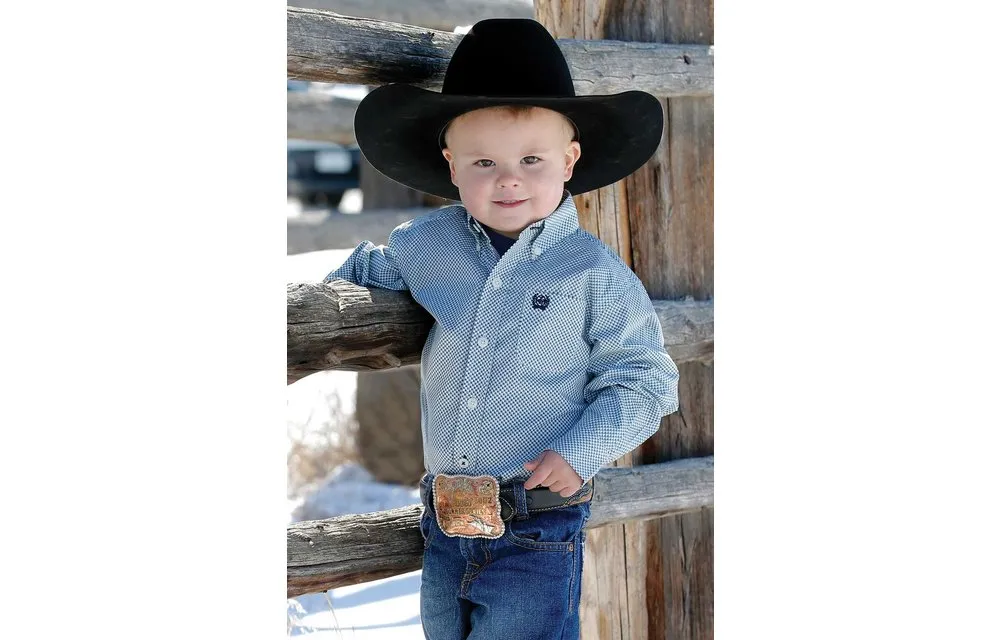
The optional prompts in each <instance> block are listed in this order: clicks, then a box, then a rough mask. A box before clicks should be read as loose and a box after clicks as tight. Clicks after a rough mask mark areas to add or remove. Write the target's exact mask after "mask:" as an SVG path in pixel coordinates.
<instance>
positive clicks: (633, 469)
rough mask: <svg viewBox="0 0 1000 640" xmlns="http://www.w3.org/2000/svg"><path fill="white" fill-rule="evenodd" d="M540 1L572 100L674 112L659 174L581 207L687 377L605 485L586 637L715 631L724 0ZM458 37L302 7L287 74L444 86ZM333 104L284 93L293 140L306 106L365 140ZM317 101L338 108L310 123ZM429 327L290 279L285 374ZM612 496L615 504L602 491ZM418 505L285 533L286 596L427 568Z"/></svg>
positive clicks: (409, 354) (417, 318)
mask: <svg viewBox="0 0 1000 640" xmlns="http://www.w3.org/2000/svg"><path fill="white" fill-rule="evenodd" d="M534 6H535V15H536V19H538V20H539V21H541V22H542V24H544V25H545V26H546V27H547V28H548V29H549V30H550V32H552V33H553V34H554V35H555V36H556V38H557V42H558V43H559V46H560V49H562V51H563V53H564V54H565V56H566V59H567V62H568V63H569V66H570V70H571V73H572V74H573V77H574V81H575V83H576V91H577V94H578V95H588V94H603V93H616V92H619V91H625V90H629V89H642V90H644V91H648V92H649V93H652V94H653V95H655V96H657V97H658V98H660V99H661V103H662V104H664V113H665V130H664V136H665V137H664V141H663V144H661V148H660V149H659V150H658V152H657V155H656V156H655V157H654V158H653V159H652V160H651V161H650V162H649V163H647V166H645V167H643V168H642V169H641V170H640V171H638V172H637V173H636V174H634V175H633V176H630V177H629V178H627V179H625V180H623V181H622V182H620V183H618V184H616V185H612V186H609V187H606V188H603V189H601V190H598V191H596V192H593V193H590V194H583V195H581V196H577V197H575V200H576V202H577V209H578V211H579V212H580V224H581V227H583V228H584V229H585V230H587V231H590V232H591V233H594V235H596V236H597V237H599V238H600V239H601V240H602V241H604V242H605V243H606V244H608V245H609V246H610V247H612V249H614V250H615V251H616V252H617V253H618V254H619V255H620V256H621V257H622V259H623V260H625V261H626V263H627V264H628V265H629V266H630V267H631V268H632V269H633V270H634V271H635V273H636V274H637V275H638V276H639V277H640V279H641V280H642V281H643V284H644V285H645V286H646V288H647V290H648V291H649V292H650V295H651V297H652V298H654V306H655V307H656V309H657V313H658V315H659V317H660V320H661V324H662V326H663V333H664V341H665V343H666V345H667V349H668V351H669V352H670V354H671V355H672V357H673V358H674V359H675V360H676V361H677V362H678V365H679V367H680V368H681V382H682V385H681V390H680V395H681V410H680V411H679V412H678V413H677V414H675V415H671V416H668V417H667V418H665V419H664V423H663V424H661V428H660V431H659V432H658V433H657V435H655V436H654V437H653V438H652V439H651V440H650V441H648V442H647V443H645V444H644V445H643V447H641V448H640V450H637V451H636V452H633V453H632V454H629V455H626V457H625V458H623V459H621V460H619V461H616V462H615V463H614V466H613V467H610V468H606V469H603V470H602V471H601V472H600V473H599V474H598V476H597V478H596V479H595V481H596V486H595V498H594V504H593V509H592V513H593V516H592V519H591V521H590V522H589V523H588V525H589V527H591V528H594V529H595V530H594V532H593V533H592V535H591V536H590V537H588V549H587V553H588V556H587V560H586V561H585V564H584V571H585V575H584V584H583V590H584V598H583V601H582V602H581V613H580V615H581V625H582V636H581V637H584V638H591V637H593V638H601V639H602V640H603V639H605V638H609V639H610V638H650V637H668V638H675V637H676V638H692V639H693V638H698V639H699V640H701V639H703V638H710V637H711V636H712V635H713V625H712V613H713V607H712V592H713V591H712V584H711V575H712V563H711V554H712V516H711V514H712V507H713V505H714V499H713V481H712V476H713V460H714V459H713V457H712V454H711V451H712V433H711V432H712V425H711V422H712V413H711V403H712V364H713V361H714V310H713V309H714V307H713V303H712V302H711V296H712V282H711V280H712V242H711V233H712V211H711V190H712V179H713V173H712V168H711V143H712V94H713V81H714V79H713V77H714V71H713V47H712V45H711V41H712V37H713V26H712V20H711V12H712V3H710V2H709V3H702V2H699V1H698V0H676V1H675V2H671V3H668V4H666V5H661V4H660V3H647V2H638V3H617V2H614V3H612V2H599V3H594V2H592V1H587V0H535V3H534ZM566 36H571V37H566ZM595 37H596V38H597V39H592V38H595ZM460 39H461V36H460V35H456V34H453V33H450V32H444V31H436V30H433V29H429V28H426V27H416V26H411V25H404V24H397V23H393V22H388V21H384V20H378V19H374V18H352V17H347V16H339V15H336V14H333V13H329V12H324V11H316V10H310V9H299V8H293V7H290V8H289V9H288V64H287V74H288V77H289V78H298V79H304V80H315V81H324V82H342V83H352V84H365V85H381V84H385V83H390V82H406V83H409V84H414V85H416V86H421V87H425V88H431V89H439V88H440V86H441V82H442V79H443V75H444V71H445V69H446V66H447V62H448V59H449V57H450V55H451V53H452V52H453V51H454V49H455V47H456V46H457V44H458V42H459V41H460ZM640 40H641V42H640ZM328 100H329V102H330V104H325V103H324V102H323V99H320V98H310V99H303V100H302V101H301V102H295V101H294V100H290V101H289V107H288V108H289V125H288V126H289V133H290V135H291V134H292V132H293V131H306V130H307V129H306V128H305V127H306V124H305V116H304V115H303V114H304V113H305V111H306V110H307V109H312V110H313V112H314V113H313V116H314V117H315V119H314V122H319V123H320V124H318V125H316V124H313V125H310V126H312V127H313V128H312V129H308V130H309V131H311V132H312V133H310V135H309V136H308V137H313V138H320V139H331V140H336V141H344V140H350V139H353V131H352V130H349V129H350V126H349V124H348V121H345V120H344V119H343V117H339V118H338V117H336V116H335V114H336V113H340V114H343V113H348V112H350V110H351V109H353V108H356V105H352V104H350V103H344V102H340V103H337V104H334V101H332V100H331V99H328ZM323 109H328V110H329V111H328V112H327V114H326V116H323V115H320V116H315V114H316V113H318V112H319V111H322V110H323ZM328 117H329V118H333V119H330V120H327V119H326V118H328ZM324 121H325V122H326V125H323V124H322V122H324ZM657 298H659V299H657ZM431 322H432V319H431V318H430V316H429V315H428V314H427V313H426V312H425V311H424V310H423V309H422V308H421V307H420V306H419V305H417V304H416V303H415V302H414V301H413V300H412V298H410V296H409V295H408V294H407V293H405V292H404V293H401V292H395V291H388V290H382V289H375V288H373V289H366V288H364V287H357V286H355V285H352V284H350V283H346V282H342V281H339V282H334V283H329V284H317V283H298V284H290V285H289V286H288V380H289V382H292V381H294V380H297V379H299V378H301V377H302V376H305V375H308V374H310V373H312V372H315V371H321V370H324V369H344V370H354V371H364V370H373V369H387V368H393V367H399V366H403V365H406V364H414V363H416V362H418V361H419V357H420V350H421V347H422V346H423V343H424V339H425V338H426V335H427V332H428V331H429V329H430V326H431ZM318 327H321V328H322V330H321V331H318V330H317V328H318ZM668 432H669V436H668ZM633 465H634V466H633ZM612 494H613V495H615V501H614V503H612V502H611V501H610V500H608V499H607V498H606V496H610V495H612ZM419 511H420V508H419V507H408V508H404V509H395V510H392V511H386V512H381V513H376V514H365V515H353V516H344V517H340V518H332V519H328V520H322V521H315V522H304V523H297V524H294V525H291V526H290V527H289V528H288V594H289V596H293V595H297V594H302V593H308V592H313V591H322V590H325V589H328V588H331V587H334V586H338V585H343V584H352V583H358V582H364V581H368V580H373V579H377V578H382V577H386V576H390V575H394V574H398V573H401V572H406V571H412V570H415V569H418V568H419V567H420V558H421V549H422V547H421V546H420V533H419V531H418V517H419ZM588 567H589V571H590V573H589V575H588V574H587V571H588Z"/></svg>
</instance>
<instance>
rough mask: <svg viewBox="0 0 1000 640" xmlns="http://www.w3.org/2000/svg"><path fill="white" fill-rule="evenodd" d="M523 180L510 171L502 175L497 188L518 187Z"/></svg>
mask: <svg viewBox="0 0 1000 640" xmlns="http://www.w3.org/2000/svg"><path fill="white" fill-rule="evenodd" d="M520 184H521V180H520V179H519V178H518V177H517V176H515V175H514V174H511V173H508V174H506V175H502V176H500V177H499V178H498V179H497V189H505V188H507V187H517V186H520Z"/></svg>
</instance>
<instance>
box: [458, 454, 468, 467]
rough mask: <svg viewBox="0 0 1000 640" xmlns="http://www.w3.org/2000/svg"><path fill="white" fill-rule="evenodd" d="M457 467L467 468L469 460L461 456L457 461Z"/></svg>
mask: <svg viewBox="0 0 1000 640" xmlns="http://www.w3.org/2000/svg"><path fill="white" fill-rule="evenodd" d="M458 466H460V467H462V468H463V469H464V468H466V467H467V466H469V459H468V458H466V457H465V456H462V457H461V458H459V459H458Z"/></svg>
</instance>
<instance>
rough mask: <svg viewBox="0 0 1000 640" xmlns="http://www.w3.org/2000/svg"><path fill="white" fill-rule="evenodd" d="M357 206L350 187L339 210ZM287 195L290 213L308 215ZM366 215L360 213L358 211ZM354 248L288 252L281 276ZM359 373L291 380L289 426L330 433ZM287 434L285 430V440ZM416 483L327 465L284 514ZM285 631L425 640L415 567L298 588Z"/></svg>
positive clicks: (414, 494) (291, 518)
mask: <svg viewBox="0 0 1000 640" xmlns="http://www.w3.org/2000/svg"><path fill="white" fill-rule="evenodd" d="M354 206H355V200H354V196H353V194H351V193H350V192H348V194H347V195H345V197H344V202H343V203H341V211H342V212H343V213H348V212H351V213H353V211H351V209H352V208H353V207H354ZM310 213H311V212H309V211H305V212H303V211H302V210H301V208H299V207H298V205H296V204H293V203H289V211H288V215H289V216H295V215H303V214H304V215H309V214H310ZM360 215H363V214H360ZM351 250H352V249H337V250H331V251H314V252H311V253H302V254H296V255H291V256H288V257H287V258H286V269H287V271H286V282H318V281H320V280H322V278H323V277H324V276H325V275H326V274H327V273H329V272H330V271H332V270H333V269H335V268H337V267H338V266H340V265H341V264H342V263H343V262H344V260H345V259H346V258H347V256H348V255H350V253H351ZM356 387H357V374H356V373H354V372H349V371H326V372H320V373H315V374H313V375H311V376H307V377H305V378H303V379H301V380H299V381H297V382H295V383H294V384H291V385H289V386H288V390H287V416H288V428H289V433H293V432H294V433H296V434H297V436H296V437H299V438H303V437H304V438H305V439H308V438H309V437H310V436H311V435H314V434H315V435H316V436H317V437H318V436H319V434H320V433H328V432H329V430H330V426H331V425H330V421H331V420H335V419H337V418H336V417H331V412H330V399H331V396H334V397H335V400H336V401H337V402H339V406H340V411H341V413H342V414H346V415H348V416H350V415H351V414H353V412H354V392H355V389H356ZM291 445H292V440H291V438H289V447H290V448H291ZM419 502H420V496H419V491H418V490H417V489H416V488H415V487H413V488H410V487H403V486H399V485H389V484H383V483H379V482H375V481H374V480H373V479H372V477H371V476H370V475H369V474H368V472H367V471H365V469H364V468H362V467H361V466H359V465H357V464H356V463H354V462H347V463H344V464H341V465H339V466H337V467H336V468H333V469H331V470H330V472H329V474H328V475H327V476H326V477H325V478H324V479H323V480H321V481H319V482H317V483H315V484H312V485H308V486H306V487H304V488H303V489H302V490H301V491H298V492H296V493H295V494H293V495H290V496H289V499H288V522H289V523H291V522H295V521H300V520H314V519H318V518H329V517H332V516H337V515H345V514H351V513H369V512H372V511H383V510H385V509H394V508H396V507H403V506H407V505H411V504H419ZM288 634H289V635H290V636H303V635H304V636H307V637H309V638H311V639H315V640H326V639H327V638H330V639H333V638H337V639H344V640H350V639H352V638H358V639H359V640H376V639H379V640H380V639H382V638H385V639H387V640H397V639H406V640H423V637H424V634H423V631H422V628H421V626H420V572H419V571H415V572H412V573H406V574H402V575H399V576H394V577H392V578H385V579H382V580H375V581H372V582H366V583H362V584H358V585H352V586H348V587H340V588H338V589H331V590H329V591H327V592H326V593H323V594H309V595H305V596H299V597H298V598H295V599H290V600H289V601H288Z"/></svg>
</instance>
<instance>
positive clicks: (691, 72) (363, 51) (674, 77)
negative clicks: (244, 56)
mask: <svg viewBox="0 0 1000 640" xmlns="http://www.w3.org/2000/svg"><path fill="white" fill-rule="evenodd" d="M287 12H288V13H287V15H288V29H287V33H288V44H287V52H288V58H287V59H288V63H287V75H288V77H289V78H297V79H300V80H314V81H320V82H340V83H346V84H364V85H382V84H388V83H391V82H405V83H408V84H413V85H415V86H419V87H424V88H426V89H435V90H440V89H441V83H442V81H443V80H444V73H445V70H446V69H447V68H448V61H449V59H450V58H451V54H452V53H453V52H454V51H455V48H456V47H457V46H458V43H459V41H460V40H461V39H462V35H461V34H456V33H448V32H445V31H435V30H434V29H427V28H423V27H415V26H412V25H406V24H399V23H395V22H386V21H383V20H372V19H368V18H354V17H349V16H342V15H338V14H336V13H332V12H329V11H318V10H315V9H301V8H297V7H288V9H287ZM557 42H558V44H559V48H560V49H561V50H562V52H563V54H564V55H565V56H566V62H567V63H568V64H569V67H570V73H571V74H572V75H573V82H574V88H575V90H576V93H577V95H595V94H610V93H618V92H621V91H629V90H633V89H638V90H641V91H646V92H649V93H651V94H653V95H655V96H658V97H661V98H668V97H680V96H702V97H703V96H710V95H712V92H713V84H714V76H715V64H714V58H713V54H714V51H713V47H712V46H710V45H699V44H694V45H688V44H660V43H652V42H621V41H616V40H566V39H562V40H557Z"/></svg>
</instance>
